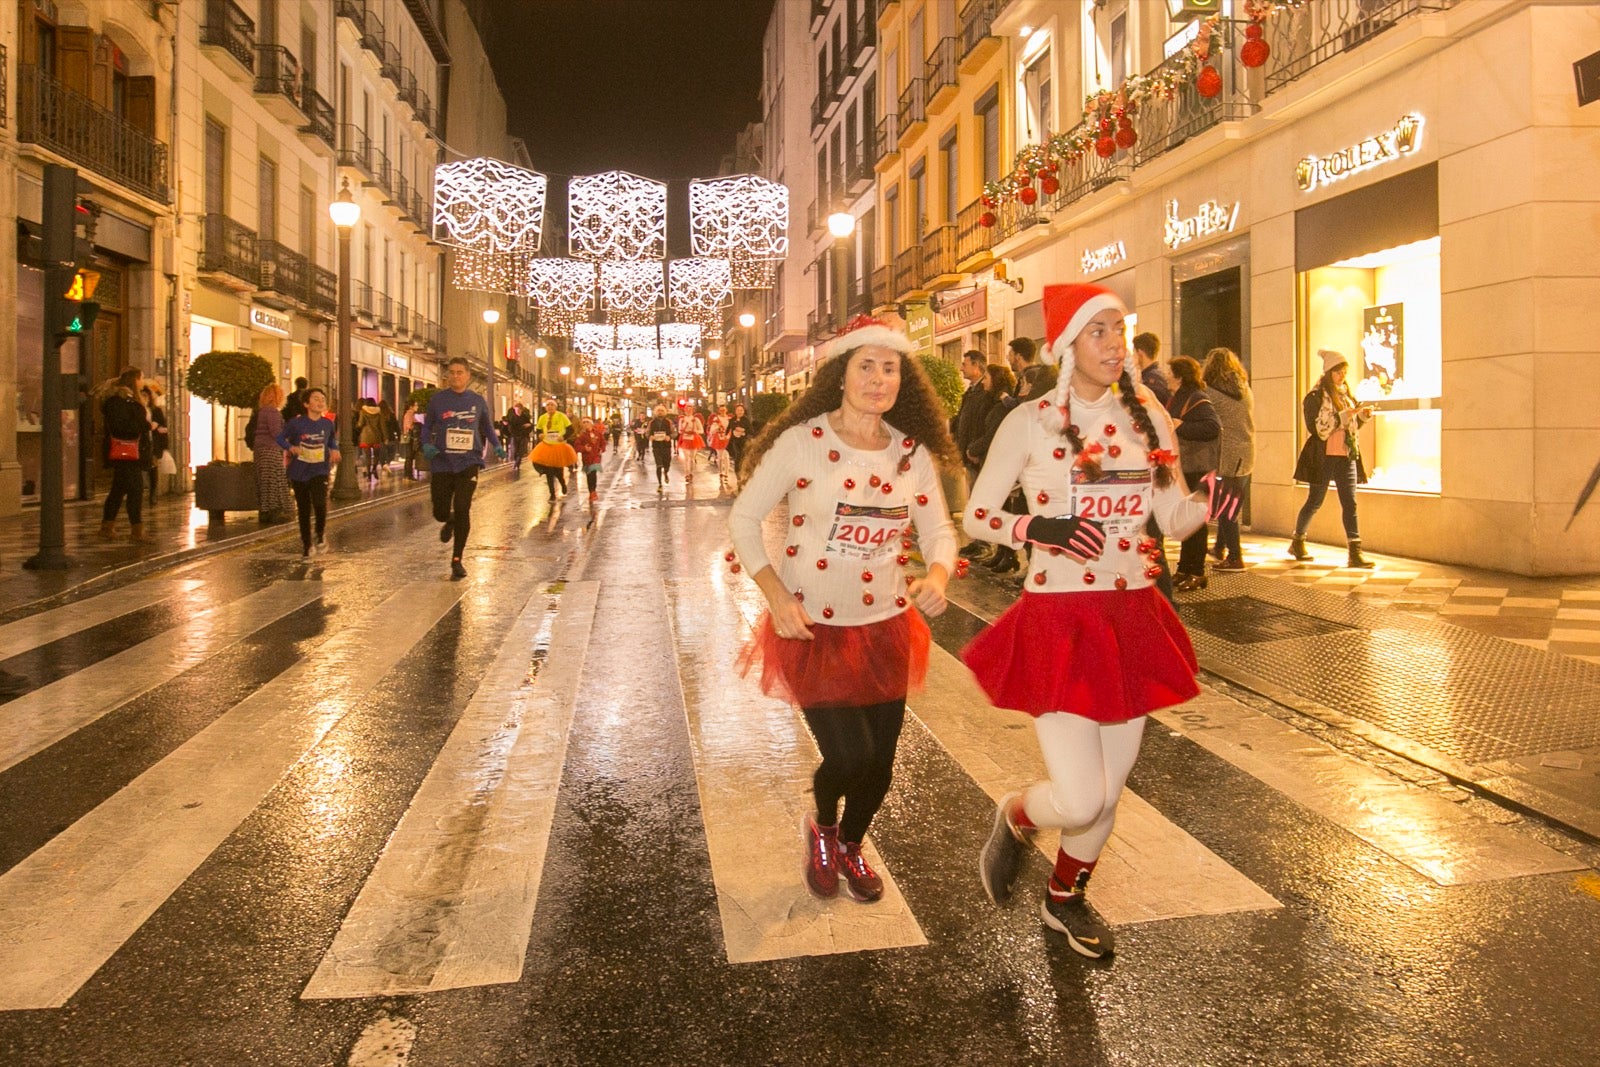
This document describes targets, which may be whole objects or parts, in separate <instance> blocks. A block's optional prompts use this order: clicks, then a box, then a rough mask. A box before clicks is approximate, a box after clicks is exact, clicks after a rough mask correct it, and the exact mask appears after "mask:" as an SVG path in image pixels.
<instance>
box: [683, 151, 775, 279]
mask: <svg viewBox="0 0 1600 1067" xmlns="http://www.w3.org/2000/svg"><path fill="white" fill-rule="evenodd" d="M689 227H690V234H691V246H692V250H693V252H694V254H695V255H697V256H706V257H710V258H714V259H726V260H727V261H728V263H729V266H730V269H731V272H732V285H733V287H734V288H735V289H759V288H769V287H771V285H772V279H773V274H774V272H775V271H776V267H777V264H778V262H779V261H781V260H782V259H783V258H784V257H785V256H787V255H788V254H789V190H788V188H787V187H786V186H784V185H781V184H779V183H778V182H772V181H768V180H767V179H765V178H762V177H758V176H757V175H754V174H736V175H733V176H731V177H727V178H706V179H700V180H697V181H692V182H690V183H689Z"/></svg>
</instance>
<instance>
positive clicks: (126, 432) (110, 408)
mask: <svg viewBox="0 0 1600 1067" xmlns="http://www.w3.org/2000/svg"><path fill="white" fill-rule="evenodd" d="M100 415H101V421H102V422H103V423H104V425H105V429H106V432H105V439H104V440H103V441H101V442H100V459H101V460H102V461H103V462H104V463H105V464H106V466H108V467H109V466H111V465H112V463H113V462H116V463H129V464H133V465H134V466H138V467H148V466H149V465H150V461H151V459H153V458H154V453H153V452H152V450H151V448H150V416H149V415H148V414H146V413H145V410H144V405H143V404H141V403H139V401H137V400H135V399H134V396H133V394H132V393H130V392H128V390H127V389H125V388H123V387H122V386H120V385H119V386H118V387H117V388H116V389H115V390H114V391H113V392H112V393H111V395H110V396H108V397H106V398H105V399H104V400H102V401H101V402H100ZM113 437H115V438H118V439H120V440H123V441H135V440H136V441H138V442H139V458H138V459H127V460H115V461H113V460H112V458H111V439H112V438H113Z"/></svg>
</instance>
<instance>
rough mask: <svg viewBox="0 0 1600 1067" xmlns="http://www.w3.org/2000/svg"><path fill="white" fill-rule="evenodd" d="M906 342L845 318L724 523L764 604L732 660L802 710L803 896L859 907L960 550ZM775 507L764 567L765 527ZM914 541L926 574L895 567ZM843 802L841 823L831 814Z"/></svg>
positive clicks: (941, 425) (873, 890)
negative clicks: (805, 732) (807, 772)
mask: <svg viewBox="0 0 1600 1067" xmlns="http://www.w3.org/2000/svg"><path fill="white" fill-rule="evenodd" d="M911 352H912V345H911V342H910V340H909V339H908V338H907V337H906V335H905V333H904V332H903V331H901V330H896V329H893V328H892V327H890V326H888V325H887V324H884V323H882V322H879V321H878V320H874V319H865V318H862V319H857V320H856V321H855V322H853V323H851V325H850V327H848V328H847V330H846V332H844V333H842V334H840V335H839V336H837V337H835V338H834V339H833V341H831V342H830V343H829V344H828V345H827V346H826V347H825V348H824V350H823V352H822V353H821V356H822V361H821V363H820V366H819V368H818V370H817V372H816V379H815V381H814V383H813V384H812V386H811V388H810V389H808V390H807V391H806V392H805V393H804V394H803V395H802V396H801V397H800V398H799V399H798V400H797V401H796V402H795V403H794V404H792V405H790V406H789V407H788V408H787V409H786V410H785V411H784V412H783V413H782V414H781V415H779V416H778V417H777V418H776V419H774V420H773V421H772V422H771V423H769V424H768V425H767V426H766V427H765V428H764V429H763V431H762V433H761V436H760V437H759V438H758V439H757V440H756V441H755V443H754V444H753V445H752V446H751V449H750V455H749V456H748V457H747V460H746V470H745V476H746V482H745V487H744V489H743V491H741V492H740V494H739V497H738V499H737V500H735V501H734V505H733V512H732V515H731V517H730V518H729V520H728V527H729V530H730V531H731V533H732V535H733V545H734V553H736V554H737V555H736V557H735V556H734V555H733V554H730V557H729V558H730V559H732V558H737V559H738V560H740V561H741V562H742V565H743V566H744V567H746V568H748V569H749V571H750V573H751V576H752V577H753V578H754V579H755V582H756V585H757V586H759V587H760V589H761V591H762V593H763V594H765V596H766V599H767V608H768V610H767V613H766V614H765V615H763V616H762V618H761V620H760V622H759V623H758V624H757V628H756V636H755V638H754V639H753V641H752V642H751V644H750V646H749V647H748V648H747V649H746V650H745V653H744V655H743V656H742V657H741V667H742V668H743V670H744V671H745V673H746V674H748V673H749V672H751V671H754V672H756V673H757V675H758V677H759V678H760V683H761V688H762V690H763V691H764V692H766V693H767V694H768V695H770V696H778V697H782V698H784V699H787V700H789V701H790V702H792V703H794V704H797V705H799V707H800V708H801V711H802V713H803V714H804V715H805V719H806V723H807V724H808V725H809V726H810V728H811V732H812V734H813V735H814V736H815V737H816V741H817V747H818V749H820V750H821V752H822V763H821V765H820V766H819V767H818V768H817V771H816V774H815V775H814V776H813V779H812V788H813V793H814V797H815V801H816V811H815V813H814V814H808V815H807V816H806V818H805V820H804V822H803V824H802V833H803V837H804V847H805V878H806V885H807V887H808V888H809V889H810V890H811V892H813V893H815V894H816V895H817V896H820V897H831V896H833V895H835V894H836V893H837V892H838V890H839V882H840V879H841V878H842V879H843V881H844V889H845V891H846V892H847V893H848V894H849V895H850V896H851V897H853V898H854V899H856V900H860V901H867V902H870V901H875V900H877V899H879V897H881V896H882V894H883V880H882V879H881V878H879V877H878V875H877V873H876V872H875V871H873V870H872V868H871V867H870V866H869V865H868V864H867V861H866V858H865V857H864V856H863V855H862V852H861V843H862V841H863V839H864V837H865V835H866V832H867V829H868V827H869V826H870V825H871V822H872V818H873V816H874V815H875V814H876V813H877V811H878V808H879V806H880V805H881V804H882V803H883V800H884V797H886V796H887V795H888V792H889V785H890V780H891V775H892V772H893V769H894V754H895V748H896V746H897V744H898V741H899V736H900V728H901V724H902V722H903V721H904V718H905V701H906V696H907V694H908V693H910V692H913V691H916V690H918V689H920V688H921V685H922V681H923V676H924V673H925V672H926V669H927V662H928V647H929V633H928V625H927V623H926V622H925V621H924V620H923V614H928V615H938V614H939V613H940V612H942V611H943V610H944V608H945V596H944V592H945V583H946V582H947V581H948V580H949V577H950V575H951V574H952V573H953V572H954V570H955V563H956V538H955V531H954V530H953V529H952V528H951V526H950V517H949V512H948V510H947V509H946V506H945V502H944V496H943V494H942V492H941V491H940V488H939V474H938V471H937V470H936V469H935V459H937V460H939V461H940V462H942V463H944V464H946V465H947V466H949V467H950V468H951V469H954V468H955V465H956V464H957V463H958V462H959V457H958V455H957V453H956V450H955V445H954V443H953V442H952V441H951V440H950V434H949V426H948V423H947V420H946V417H945V416H944V415H943V413H942V410H941V408H940V405H939V401H938V399H937V397H936V396H935V395H934V392H933V387H932V385H931V384H930V383H929V381H928V378H927V375H926V373H925V372H924V371H923V370H922V368H921V366H920V365H919V364H918V363H917V362H916V361H915V360H913V359H911V358H910V354H911ZM780 502H786V503H787V506H788V513H789V515H790V520H789V521H790V526H789V537H788V542H789V543H788V545H787V546H786V547H785V549H784V555H783V557H782V559H781V561H780V562H779V563H778V564H777V565H776V566H774V565H773V563H772V561H771V559H770V558H769V557H768V555H767V551H766V547H765V544H764V542H763V539H762V533H761V529H762V523H763V521H764V520H765V519H766V517H767V516H768V515H769V514H770V513H771V512H772V510H773V509H774V508H776V507H777V506H778V504H779V503H780ZM913 530H915V532H916V534H917V536H918V538H919V540H920V543H921V547H922V555H923V558H924V559H925V560H926V561H927V564H928V570H927V574H926V576H925V577H922V578H919V579H916V580H911V579H910V578H909V577H908V576H907V575H906V573H905V570H904V567H905V564H906V562H907V560H908V558H909V557H908V556H907V555H906V550H907V548H908V547H909V546H910V544H911V541H910V536H911V533H912V531H913ZM841 800H842V801H843V802H844V812H843V816H842V817H841V816H840V813H839V803H840V801H841Z"/></svg>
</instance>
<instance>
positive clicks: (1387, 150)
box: [1294, 112, 1422, 193]
mask: <svg viewBox="0 0 1600 1067" xmlns="http://www.w3.org/2000/svg"><path fill="white" fill-rule="evenodd" d="M1421 143H1422V116H1421V115H1418V114H1416V113H1415V112H1413V113H1411V114H1409V115H1403V116H1401V118H1400V121H1399V122H1396V123H1395V124H1394V126H1393V127H1392V128H1391V129H1387V130H1384V131H1383V132H1382V133H1375V134H1373V135H1372V136H1371V137H1368V138H1366V139H1365V140H1362V141H1360V142H1358V143H1356V144H1353V145H1351V146H1350V147H1349V148H1341V149H1339V151H1337V152H1335V153H1333V155H1331V156H1320V157H1319V156H1306V157H1305V158H1304V159H1302V160H1300V162H1298V163H1296V164H1295V165H1294V180H1295V184H1296V185H1298V186H1299V187H1300V191H1301V192H1303V193H1309V192H1311V190H1313V189H1315V188H1317V187H1318V186H1319V185H1331V184H1333V183H1334V182H1336V181H1341V180H1343V179H1345V178H1348V177H1350V175H1352V174H1356V173H1358V172H1360V171H1363V170H1366V169H1368V168H1369V167H1377V166H1381V165H1383V164H1385V163H1393V162H1394V161H1395V160H1397V159H1399V158H1400V157H1402V156H1405V155H1408V154H1409V153H1411V152H1415V151H1416V150H1417V148H1418V146H1419V145H1421Z"/></svg>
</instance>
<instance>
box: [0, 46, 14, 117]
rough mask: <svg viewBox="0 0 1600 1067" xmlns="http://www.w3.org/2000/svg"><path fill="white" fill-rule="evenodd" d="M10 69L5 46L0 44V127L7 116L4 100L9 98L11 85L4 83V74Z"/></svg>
mask: <svg viewBox="0 0 1600 1067" xmlns="http://www.w3.org/2000/svg"><path fill="white" fill-rule="evenodd" d="M10 70H11V67H10V65H9V64H8V63H7V62H6V46H5V45H3V44H0V127H4V126H5V125H6V121H7V119H8V118H9V116H8V115H7V114H6V101H8V100H10V99H11V87H10V86H9V85H7V84H6V75H7V73H8V72H9V71H10Z"/></svg>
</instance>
